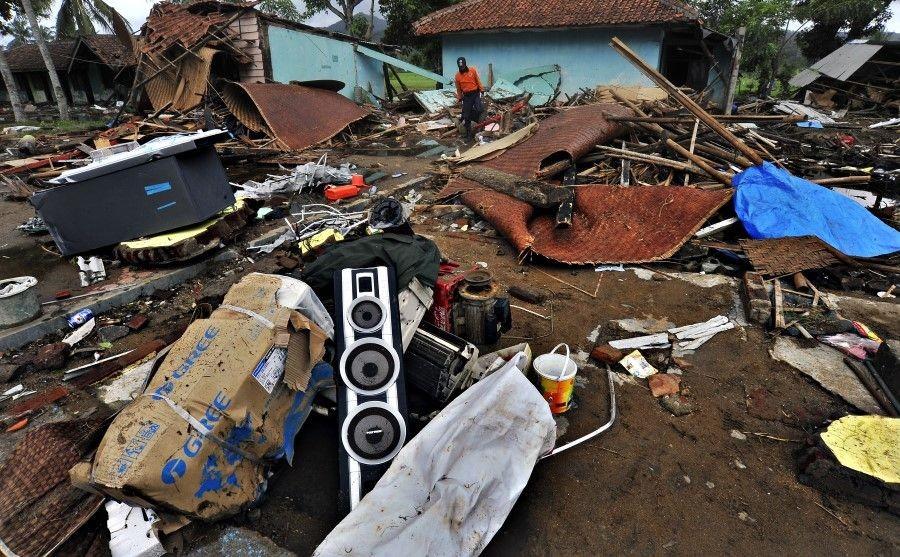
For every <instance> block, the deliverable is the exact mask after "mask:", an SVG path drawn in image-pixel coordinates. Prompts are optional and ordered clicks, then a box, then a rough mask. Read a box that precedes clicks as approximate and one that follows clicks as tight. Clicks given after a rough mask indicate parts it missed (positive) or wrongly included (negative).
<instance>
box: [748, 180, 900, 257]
mask: <svg viewBox="0 0 900 557" xmlns="http://www.w3.org/2000/svg"><path fill="white" fill-rule="evenodd" d="M732 183H733V184H734V188H735V190H736V194H735V196H734V210H735V212H737V216H738V218H739V219H741V222H742V223H743V225H744V228H746V229H747V232H748V233H749V234H750V236H751V237H753V238H786V237H795V236H818V237H819V239H820V240H822V241H824V242H826V243H827V244H829V245H830V246H832V247H834V248H836V249H838V250H840V251H842V252H843V253H845V254H847V255H852V256H854V257H875V256H878V255H886V254H889V253H893V252H895V251H898V250H900V232H898V231H896V230H894V229H893V228H891V227H890V226H888V225H887V224H885V223H883V222H882V221H880V220H879V219H878V218H877V217H875V216H874V215H872V214H871V213H870V212H869V211H868V210H866V209H865V207H863V206H861V205H859V204H858V203H856V202H855V201H853V200H852V199H850V198H849V197H846V196H844V195H841V194H839V193H837V192H833V191H831V190H829V189H828V188H825V187H822V186H819V185H816V184H813V183H812V182H809V181H807V180H803V179H802V178H797V177H796V176H792V175H791V174H790V173H789V172H787V171H785V170H782V169H780V168H778V167H776V166H775V165H773V164H772V163H769V162H765V163H763V164H762V165H761V166H754V167H751V168H748V169H747V170H745V171H743V172H741V173H740V174H738V175H737V176H735V177H734V179H733V180H732Z"/></svg>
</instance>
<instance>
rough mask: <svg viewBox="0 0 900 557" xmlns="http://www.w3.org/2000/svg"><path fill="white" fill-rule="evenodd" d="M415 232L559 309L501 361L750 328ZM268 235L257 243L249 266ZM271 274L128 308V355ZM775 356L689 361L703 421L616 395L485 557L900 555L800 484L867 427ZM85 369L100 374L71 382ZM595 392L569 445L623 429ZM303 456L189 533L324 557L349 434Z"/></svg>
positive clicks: (475, 236) (583, 393) (14, 243)
mask: <svg viewBox="0 0 900 557" xmlns="http://www.w3.org/2000/svg"><path fill="white" fill-rule="evenodd" d="M354 162H357V163H358V164H360V165H371V164H372V163H374V162H378V163H379V164H383V165H384V169H385V171H388V170H394V171H397V172H408V175H406V176H403V177H400V178H397V179H393V180H389V181H387V182H385V186H383V187H385V188H389V187H390V186H391V185H396V184H399V183H402V182H403V181H405V180H409V179H411V178H413V177H415V176H417V175H419V174H421V173H422V172H424V171H427V170H428V169H429V166H428V164H427V162H426V161H422V160H421V159H415V158H409V159H405V160H404V158H402V157H355V158H354ZM435 187H436V185H433V186H432V188H433V189H434V188H435ZM433 189H432V191H433ZM29 211H30V210H28V209H27V208H25V209H23V208H22V207H21V205H20V204H13V205H9V204H6V203H4V204H0V218H2V227H0V228H2V229H3V231H2V234H3V236H2V237H0V238H2V240H0V246H3V245H4V244H9V245H8V246H6V247H5V248H3V249H4V250H7V251H0V254H11V255H13V256H15V255H16V254H18V253H28V254H34V255H35V256H36V254H37V252H36V251H34V250H35V249H38V248H35V244H34V242H35V241H34V239H25V240H22V239H21V237H19V236H17V234H18V233H15V232H14V233H12V234H10V233H9V229H10V228H14V227H15V225H17V224H19V222H21V220H24V219H25V218H27V217H28V216H30V212H29ZM415 228H416V231H417V232H419V233H420V234H424V235H427V236H429V237H431V238H433V239H434V240H435V242H436V243H437V244H438V246H439V247H440V249H441V252H442V254H443V255H444V256H445V257H447V258H450V259H453V260H456V261H459V262H460V263H462V265H463V266H471V265H472V264H474V263H475V262H477V261H482V262H485V263H487V264H488V269H490V270H491V271H492V272H493V274H494V278H495V279H496V280H498V281H499V282H500V283H501V284H503V285H506V286H509V285H513V284H526V285H529V286H533V287H539V288H542V289H545V290H546V291H548V292H549V293H550V297H549V300H548V302H546V303H545V304H544V305H543V306H531V305H529V304H527V303H524V302H521V301H514V303H516V304H518V305H522V306H527V307H530V308H531V309H533V310H535V311H537V312H540V313H542V314H545V315H548V314H549V313H550V311H551V304H552V314H553V320H552V333H551V325H550V323H549V322H548V321H544V320H541V319H538V318H536V317H533V316H531V315H529V314H527V313H524V312H522V311H520V310H516V309H514V310H513V319H514V328H513V330H512V331H511V332H510V333H509V334H508V335H507V336H506V337H505V338H504V340H503V342H502V343H501V346H507V345H512V344H515V343H518V342H521V340H520V339H519V338H514V337H525V338H533V339H534V340H531V341H530V342H531V346H532V350H533V351H534V353H535V354H540V353H543V352H546V351H548V350H549V349H550V348H552V347H553V346H554V345H556V344H557V343H559V342H567V343H569V344H570V345H571V346H572V347H573V349H575V350H583V351H590V349H591V348H592V346H593V345H594V343H593V342H591V341H588V339H587V337H588V335H589V334H590V333H591V331H593V330H594V329H595V328H596V327H597V326H598V325H603V326H604V327H603V328H602V329H601V331H600V336H599V338H600V340H608V339H611V338H619V337H623V336H633V335H631V334H628V333H622V332H617V331H614V330H612V329H611V328H610V327H609V326H608V321H609V320H611V319H618V318H628V317H634V318H642V317H654V318H659V319H667V320H669V321H671V322H673V323H675V324H677V325H686V324H690V323H696V322H699V321H703V320H706V319H708V318H710V317H713V316H715V315H719V314H731V315H733V316H739V314H740V312H739V309H738V308H737V307H736V304H737V305H739V302H738V301H737V286H736V282H734V281H731V282H728V281H723V282H724V283H723V284H719V285H717V286H713V287H709V288H704V287H701V286H697V285H694V284H691V283H689V282H686V281H684V280H680V279H675V278H670V277H667V276H663V275H657V276H656V277H655V280H654V279H650V280H645V279H641V278H639V277H638V276H636V275H635V273H633V272H630V271H629V272H606V273H602V274H600V273H595V272H594V271H593V269H588V268H579V269H572V268H569V267H558V266H552V265H546V264H535V265H534V266H531V265H525V266H522V265H519V264H518V263H517V261H516V254H515V253H514V252H513V250H512V249H511V248H510V246H509V245H508V244H507V243H506V242H505V241H503V240H502V239H500V238H497V237H496V236H494V235H493V233H492V232H491V231H490V230H489V231H488V232H487V233H477V232H462V231H458V230H456V231H448V230H446V228H447V226H446V223H443V222H441V221H438V220H435V219H427V218H426V219H424V223H423V224H419V225H416V227H415ZM258 229H259V227H258V226H257V227H256V228H255V229H254V230H251V231H248V232H247V233H245V234H244V235H242V236H241V237H240V238H239V240H238V248H239V246H240V244H241V242H245V241H246V239H247V238H250V237H252V236H253V235H254V234H256V233H258V232H259V230H258ZM16 250H19V251H16ZM39 251H42V250H39ZM60 262H61V260H60V259H59V258H57V259H51V260H48V261H47V262H42V263H40V265H41V266H40V267H34V268H36V269H37V268H40V269H44V270H43V271H42V272H44V273H46V276H47V277H51V278H50V279H48V282H50V284H49V285H48V289H49V290H54V289H58V288H63V287H74V286H76V285H77V277H75V276H74V273H72V269H71V263H68V262H62V263H60ZM31 265H38V264H37V263H34V262H29V261H28V260H20V259H19V258H18V257H12V258H10V259H6V258H3V259H2V260H0V276H8V275H10V274H16V273H18V274H21V272H24V271H26V270H28V269H30V268H32V267H31ZM274 269H275V266H274V265H273V264H272V258H256V259H255V262H254V263H252V264H251V263H249V262H246V261H244V260H240V261H237V262H232V263H230V264H224V265H217V266H215V267H213V268H212V269H211V271H210V272H209V273H207V274H206V275H205V276H202V277H200V278H198V279H195V280H192V281H190V282H189V283H187V284H185V285H183V286H182V287H180V288H178V289H174V290H173V291H172V292H170V293H160V294H159V295H157V296H155V297H153V298H151V299H147V300H142V301H141V302H138V303H136V304H132V305H131V306H129V307H127V308H122V310H120V312H119V313H118V314H120V315H122V316H123V317H124V316H126V315H130V314H133V313H136V312H145V313H149V314H150V315H151V324H150V326H149V327H148V328H147V329H145V330H144V331H142V332H140V333H135V334H132V335H130V336H129V337H126V339H123V340H122V341H119V343H117V344H116V345H115V348H116V350H118V349H120V348H121V349H127V348H131V347H134V346H137V345H138V344H140V342H143V341H146V340H149V339H151V338H153V337H154V336H155V335H157V334H160V333H161V332H162V331H166V330H170V329H171V328H173V327H175V326H177V325H179V324H184V323H187V322H188V321H189V320H190V318H191V317H192V315H194V312H195V311H196V302H197V301H204V300H211V299H214V298H215V296H217V295H220V294H221V293H223V292H224V291H225V290H226V289H227V287H228V285H230V284H231V283H233V282H234V281H235V280H237V279H238V278H239V277H240V276H242V275H243V274H245V273H247V272H250V271H253V270H261V271H272V270H274ZM536 269H541V270H544V271H546V272H549V273H551V274H552V275H554V276H556V277H558V278H560V279H562V280H565V281H567V282H570V283H572V284H574V285H577V286H578V287H580V288H582V289H583V290H587V291H589V292H593V291H594V289H595V288H596V286H597V283H598V281H600V283H599V290H598V294H597V297H596V299H595V298H591V297H589V296H587V295H585V294H583V293H581V292H579V291H577V290H575V289H572V288H570V287H568V286H566V285H563V284H561V283H559V282H557V281H554V280H552V279H551V278H549V277H547V276H546V275H544V274H542V273H540V272H538V271H537V270H536ZM73 281H75V282H73ZM49 287H52V288H49ZM141 304H143V305H141ZM771 341H772V339H771V338H770V336H769V335H768V333H766V332H765V331H763V330H762V329H760V328H759V327H756V326H743V327H738V328H736V329H734V330H731V331H726V332H724V333H721V334H719V335H717V336H716V337H715V338H714V339H713V340H711V341H710V342H708V343H707V344H705V345H703V346H702V347H701V348H700V349H699V350H698V351H697V352H696V354H694V355H691V356H688V357H687V360H688V361H689V362H690V364H691V366H692V367H690V368H689V369H685V371H684V376H683V385H684V386H686V387H687V388H688V391H689V396H690V398H691V399H692V401H693V403H694V405H695V407H696V410H695V411H694V412H693V413H692V414H690V415H688V416H684V417H674V416H672V415H671V414H670V413H669V412H667V411H666V410H665V409H663V408H662V407H661V406H660V405H659V404H658V403H657V401H656V400H655V399H654V398H653V396H652V395H651V394H650V392H649V390H648V389H647V388H646V387H645V386H644V385H643V384H639V383H638V382H635V381H625V382H622V383H621V384H619V385H617V387H616V395H617V402H618V410H619V418H618V419H617V421H616V424H615V425H614V426H613V428H612V429H611V430H610V431H609V432H607V433H605V434H603V435H601V436H600V437H598V438H596V439H594V440H592V441H589V442H587V443H585V444H583V445H581V446H578V447H576V448H573V449H571V450H570V451H567V452H565V453H563V454H560V455H557V456H553V457H551V458H549V459H546V460H544V461H541V462H540V463H539V464H538V465H537V467H536V469H535V471H534V475H533V476H532V478H531V481H530V482H529V484H528V486H527V487H526V489H525V491H524V492H523V494H522V496H521V498H520V500H519V502H518V503H517V504H516V506H515V508H514V510H513V512H512V514H511V515H510V516H509V517H508V519H507V520H506V522H505V523H504V524H503V527H502V528H501V529H500V531H499V533H498V534H497V536H496V537H495V538H494V540H493V541H492V542H491V543H490V545H489V546H488V549H487V551H486V554H487V555H566V554H570V555H597V554H609V553H628V554H663V553H667V554H674V555H696V554H711V553H714V554H784V553H792V554H800V555H851V554H853V555H889V554H897V553H898V552H900V518H898V517H897V516H894V515H891V514H888V513H885V512H882V511H878V510H874V509H872V508H870V507H866V506H863V505H859V504H856V503H851V502H848V501H846V500H842V499H834V498H830V497H827V496H823V495H822V494H821V493H820V492H818V491H816V490H813V489H811V488H809V487H806V486H804V485H802V484H801V483H799V482H798V478H797V472H796V465H795V463H796V454H797V452H798V451H800V450H801V449H803V448H804V447H805V446H806V444H807V442H808V439H809V437H810V435H811V434H812V433H813V432H814V431H816V430H819V429H820V428H821V427H822V426H823V425H825V424H827V423H828V421H829V420H830V419H834V418H836V417H840V416H842V415H846V414H847V413H851V412H852V411H853V409H852V408H850V407H848V406H847V405H846V404H844V403H842V402H841V401H840V400H838V399H836V398H835V397H833V396H832V395H831V394H829V393H827V392H826V391H824V390H822V389H821V388H820V387H819V386H817V385H815V384H813V383H811V382H810V381H809V380H808V379H807V378H805V376H802V375H801V374H800V373H799V372H797V371H795V370H794V369H793V368H791V367H789V366H787V365H785V364H782V363H778V362H775V361H773V360H772V359H771V358H770V357H769V354H768V350H769V348H770V345H771ZM34 348H35V347H31V349H34ZM5 356H6V357H9V355H5ZM83 358H86V356H85V357H83ZM80 361H87V360H86V359H83V360H75V361H73V362H70V364H69V365H70V366H72V365H77V363H79V362H80ZM620 371H621V370H620ZM580 376H581V377H582V380H581V381H579V383H578V388H577V389H576V402H577V405H576V407H575V408H574V409H572V410H571V411H570V412H568V413H567V414H566V415H565V420H561V421H560V427H561V428H563V427H565V428H566V431H565V434H564V435H563V436H562V437H561V439H560V440H559V442H560V443H563V442H565V441H567V440H571V439H574V438H576V437H578V436H580V435H581V434H584V433H586V432H588V431H591V430H592V429H594V428H595V427H596V426H598V425H599V424H601V423H603V422H605V421H606V420H607V418H608V395H609V393H608V389H607V381H606V370H605V369H601V368H598V367H594V366H591V365H586V366H584V367H583V368H582V370H581V372H580ZM58 377H59V372H56V373H53V372H51V373H45V374H36V375H35V376H33V377H25V378H22V380H23V382H25V383H26V384H27V387H28V388H34V387H46V386H51V385H54V384H58V381H59V379H58ZM759 388H762V389H763V390H762V391H760V390H758V389H759ZM753 391H755V392H756V393H760V392H761V393H764V394H763V396H762V398H760V397H759V396H756V397H755V398H754V400H755V404H753V405H752V406H751V407H748V394H749V393H750V392H753ZM97 404H98V403H97V402H96V401H95V400H93V399H92V397H90V396H89V394H88V393H81V394H80V395H79V396H77V397H71V398H70V399H69V400H67V401H65V402H64V403H62V404H61V405H60V406H59V407H57V408H53V409H51V410H50V411H48V412H46V413H45V414H44V415H43V416H42V417H41V418H40V419H39V421H38V422H36V423H40V420H49V419H59V418H58V416H62V415H71V413H72V412H74V411H79V412H83V411H85V410H86V409H90V408H91V407H93V406H96V405H97ZM23 434H24V432H18V433H14V434H3V435H2V436H3V437H4V439H3V442H2V443H0V453H2V454H4V455H5V454H6V453H7V452H8V450H9V449H10V447H11V446H12V444H13V443H14V441H16V440H18V439H19V438H21V436H22V435H23ZM296 454H297V457H296V459H295V463H294V466H293V467H288V466H287V465H281V466H279V467H278V469H277V471H276V474H275V475H274V476H273V477H272V478H271V480H270V482H269V487H268V491H267V493H266V495H265V497H264V499H263V502H262V504H261V506H260V508H259V510H258V512H257V511H251V512H249V513H247V514H246V515H242V516H240V517H236V518H233V519H230V520H227V521H224V522H222V523H219V524H216V525H213V526H207V525H195V526H193V527H190V528H189V529H188V530H187V535H188V538H189V542H188V545H189V546H193V547H196V546H200V545H203V544H204V543H205V542H207V541H209V540H211V539H213V538H216V537H217V536H218V535H220V534H221V532H222V531H223V530H224V528H225V527H226V526H227V525H232V524H234V525H244V526H247V527H249V528H251V529H253V530H256V531H258V532H260V533H261V534H263V535H264V536H266V537H268V538H270V539H271V540H273V541H274V542H275V543H277V544H278V545H279V546H281V547H284V548H286V549H288V550H291V551H293V552H296V553H297V554H300V555H308V554H310V553H311V551H312V550H313V549H314V548H315V547H316V546H317V545H318V543H319V542H320V541H321V540H322V539H323V538H324V537H325V536H326V535H327V534H328V532H329V531H330V530H331V529H332V528H333V527H334V526H335V524H336V523H337V522H338V521H339V519H340V517H339V515H338V511H337V490H338V476H337V425H336V421H335V420H334V419H330V418H327V417H323V416H320V415H316V414H313V415H312V416H311V417H310V418H309V420H308V422H307V424H306V425H305V426H304V427H303V429H302V430H301V432H300V434H299V436H298V438H297V442H296Z"/></svg>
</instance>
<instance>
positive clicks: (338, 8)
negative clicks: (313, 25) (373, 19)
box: [303, 0, 363, 33]
mask: <svg viewBox="0 0 900 557" xmlns="http://www.w3.org/2000/svg"><path fill="white" fill-rule="evenodd" d="M362 3H363V0H305V4H306V11H305V12H303V18H304V19H306V18H308V17H312V16H314V15H316V14H318V13H321V12H331V13H333V14H334V15H336V16H338V17H339V18H341V21H343V22H344V31H346V32H348V33H349V32H350V28H351V27H352V25H353V12H354V11H356V7H357V6H359V5H360V4H362Z"/></svg>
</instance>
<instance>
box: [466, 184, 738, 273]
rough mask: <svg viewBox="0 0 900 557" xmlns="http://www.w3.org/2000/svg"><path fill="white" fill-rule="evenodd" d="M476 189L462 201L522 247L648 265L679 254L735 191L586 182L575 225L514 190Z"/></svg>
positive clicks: (555, 256)
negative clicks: (560, 223) (563, 223)
mask: <svg viewBox="0 0 900 557" xmlns="http://www.w3.org/2000/svg"><path fill="white" fill-rule="evenodd" d="M474 185H475V186H476V188H473V189H471V190H470V191H468V192H467V193H464V194H463V195H462V201H463V203H465V204H466V205H467V206H468V207H470V208H472V209H473V210H474V211H476V212H477V213H478V214H480V215H481V216H482V217H484V218H485V220H487V221H488V222H490V223H491V224H492V225H493V226H494V227H495V228H496V229H497V230H498V231H499V232H500V233H501V234H503V235H504V236H505V237H506V238H507V239H509V241H510V243H512V244H513V246H514V247H515V248H516V249H517V250H519V251H520V252H525V251H531V252H532V253H535V254H538V255H541V256H544V257H546V258H548V259H552V260H554V261H559V262H562V263H571V264H595V263H645V262H648V261H657V260H659V259H665V258H666V257H669V256H671V255H672V254H674V253H675V252H676V251H678V248H680V247H681V246H682V245H683V244H684V243H685V242H686V241H687V240H688V239H689V238H690V237H691V236H692V235H693V234H694V233H695V232H696V231H697V230H699V228H700V227H701V226H702V225H703V223H704V222H705V221H706V220H707V219H708V218H709V217H710V216H712V214H713V213H715V212H716V211H717V210H719V208H721V207H722V206H723V205H725V203H727V202H728V201H729V200H730V199H731V195H732V192H731V191H730V190H720V191H708V190H699V189H695V188H684V187H665V186H644V187H630V188H626V187H621V186H606V185H597V186H581V187H579V188H577V189H576V190H575V215H574V218H573V220H572V226H571V227H570V228H556V218H555V214H553V213H552V212H550V213H540V214H538V213H537V212H536V211H535V209H534V208H532V207H531V206H530V205H529V204H527V203H525V202H523V201H519V200H518V199H514V198H512V197H510V196H508V195H505V194H502V193H499V192H495V191H493V190H488V189H486V188H482V187H479V186H478V185H477V184H474Z"/></svg>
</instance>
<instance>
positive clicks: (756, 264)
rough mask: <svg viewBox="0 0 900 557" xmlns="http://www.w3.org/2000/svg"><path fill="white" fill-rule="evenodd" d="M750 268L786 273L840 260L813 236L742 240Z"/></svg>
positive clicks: (827, 264) (837, 262)
mask: <svg viewBox="0 0 900 557" xmlns="http://www.w3.org/2000/svg"><path fill="white" fill-rule="evenodd" d="M740 244H741V247H742V248H743V249H744V253H746V254H747V257H749V258H750V262H751V263H753V268H754V269H756V270H757V271H758V272H760V273H762V274H764V275H786V274H789V273H798V272H800V271H805V270H807V269H822V268H825V267H829V266H831V265H837V264H839V263H840V262H841V261H840V259H838V258H837V257H836V256H835V255H834V248H832V247H831V246H829V245H828V244H826V243H825V242H823V241H822V240H820V239H818V238H816V237H815V236H800V237H797V238H775V239H770V240H741V241H740Z"/></svg>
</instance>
